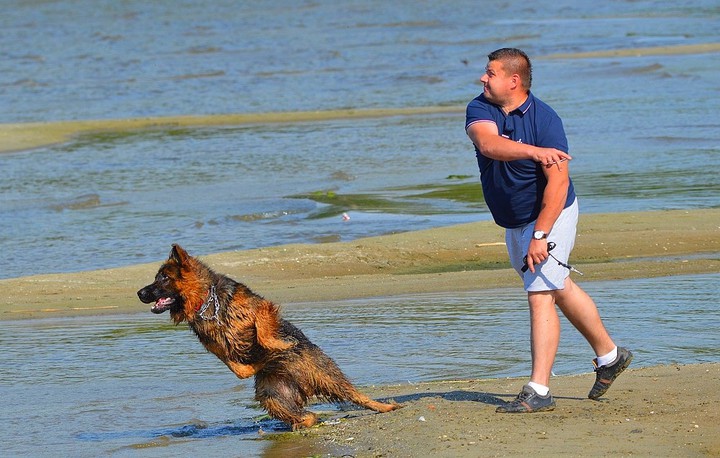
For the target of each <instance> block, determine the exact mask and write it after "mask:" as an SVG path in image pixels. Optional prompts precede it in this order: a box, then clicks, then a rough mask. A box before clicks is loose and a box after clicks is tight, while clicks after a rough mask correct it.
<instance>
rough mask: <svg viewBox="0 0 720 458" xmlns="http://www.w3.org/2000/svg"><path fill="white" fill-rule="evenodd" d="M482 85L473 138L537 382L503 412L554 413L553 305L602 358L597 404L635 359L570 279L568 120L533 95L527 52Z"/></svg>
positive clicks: (490, 72) (502, 53)
mask: <svg viewBox="0 0 720 458" xmlns="http://www.w3.org/2000/svg"><path fill="white" fill-rule="evenodd" d="M480 81H481V82H482V83H483V86H484V90H483V93H482V94H481V95H479V96H478V97H476V98H475V99H473V100H472V101H471V102H470V103H469V104H468V106H467V113H466V122H465V130H466V132H467V134H468V136H469V137H470V139H471V140H472V142H473V144H474V145H475V152H476V156H477V161H478V166H479V167H480V180H481V182H482V189H483V193H484V195H485V201H486V203H487V205H488V207H489V208H490V212H491V213H492V215H493V218H494V219H495V222H496V223H497V224H498V225H500V226H502V227H504V228H505V230H506V232H505V241H506V243H507V249H508V254H509V256H510V262H511V264H512V266H513V267H514V268H515V270H517V272H518V274H520V276H521V278H522V279H523V281H524V286H525V290H526V291H527V294H528V304H529V308H530V351H531V356H532V372H531V374H530V382H529V383H528V384H526V385H525V386H523V388H522V391H521V392H520V394H519V395H518V396H517V398H516V399H515V400H514V401H512V402H510V403H508V404H506V405H502V406H500V407H498V408H497V412H513V413H520V412H538V411H546V410H553V409H554V408H555V400H554V398H553V397H552V395H551V394H550V391H549V385H550V374H551V372H552V366H553V362H554V360H555V354H556V353H557V348H558V344H559V341H560V319H559V317H558V314H557V311H556V309H555V305H557V306H558V307H559V308H560V310H561V311H562V312H563V314H564V315H565V317H567V319H568V320H569V321H570V323H572V325H573V326H575V328H576V329H577V330H578V331H580V333H581V334H582V335H583V336H584V337H585V339H586V340H587V341H588V343H589V344H590V346H591V347H592V349H593V350H594V351H595V355H596V358H595V359H594V360H593V363H594V364H595V367H596V369H595V372H596V380H595V384H594V386H593V387H592V389H591V390H590V393H589V394H588V397H589V398H590V399H598V398H599V397H600V396H602V395H603V394H605V392H606V391H607V389H608V388H609V387H610V384H611V383H612V382H613V381H614V380H615V378H616V377H617V376H618V375H619V374H620V373H621V372H622V371H623V370H625V368H626V367H627V366H628V365H629V364H630V361H631V360H632V353H631V352H630V351H628V350H627V349H625V348H621V347H617V346H616V345H615V343H614V342H613V340H612V339H611V338H610V335H609V334H608V332H607V330H606V329H605V326H604V325H603V323H602V320H601V318H600V314H599V312H598V310H597V307H596V306H595V303H594V302H593V300H592V299H591V298H590V296H588V295H587V293H585V291H583V290H582V289H581V288H580V287H579V286H578V285H577V284H575V283H574V282H573V281H572V280H571V279H570V276H569V275H570V268H571V266H570V265H569V264H568V263H567V262H568V258H569V257H570V251H571V250H572V248H573V245H574V243H575V234H576V226H577V219H578V204H577V199H576V196H575V189H574V187H573V183H572V181H571V180H570V175H569V170H568V164H569V161H570V160H571V159H572V157H571V156H570V155H569V154H568V153H567V151H568V144H567V138H566V136H565V131H564V129H563V125H562V121H561V120H560V117H559V116H558V115H557V114H556V113H555V111H553V109H552V108H550V107H549V106H548V105H546V104H545V103H543V102H542V101H541V100H539V99H538V98H536V97H535V96H534V95H533V94H532V93H531V92H530V86H531V83H532V67H531V64H530V59H529V58H528V56H527V55H526V54H525V53H524V52H523V51H521V50H519V49H514V48H503V49H498V50H497V51H494V52H492V53H490V54H489V55H488V64H487V67H486V72H485V74H484V75H483V76H482V78H481V79H480ZM549 257H552V259H550V260H549V262H548V258H549Z"/></svg>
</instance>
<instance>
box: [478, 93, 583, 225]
mask: <svg viewBox="0 0 720 458" xmlns="http://www.w3.org/2000/svg"><path fill="white" fill-rule="evenodd" d="M476 122H493V123H495V125H497V128H498V133H499V134H500V135H502V136H503V137H505V138H509V139H511V140H514V141H516V142H521V143H526V144H530V145H534V146H540V147H545V148H556V149H559V150H561V151H564V152H566V153H567V152H568V142H567V137H566V136H565V129H563V125H562V120H561V119H560V116H558V115H557V113H555V111H554V110H553V109H552V108H550V106H549V105H547V104H546V103H544V102H542V101H541V100H540V99H538V98H536V97H535V96H533V95H532V93H529V94H528V98H527V100H526V101H525V103H523V104H522V105H521V106H520V107H518V108H517V109H515V110H513V111H512V112H510V113H508V115H507V116H506V115H505V113H504V112H503V110H502V109H501V108H500V107H499V106H497V105H494V104H492V103H490V102H488V101H487V100H486V99H485V96H484V95H482V94H481V95H479V96H478V97H476V98H474V99H473V100H472V101H471V102H470V103H469V104H468V106H467V111H466V116H465V130H467V128H468V127H470V125H471V124H474V123H476ZM475 155H476V156H477V162H478V167H479V168H480V181H481V182H482V189H483V194H484V196H485V202H486V203H487V205H488V207H489V208H490V212H491V213H492V215H493V218H494V219H495V222H496V223H497V224H498V225H499V226H502V227H505V228H515V227H521V226H524V225H526V224H528V223H531V222H533V221H535V220H536V219H537V217H538V215H539V214H540V206H541V204H542V197H543V191H544V190H545V186H546V185H547V178H545V174H543V171H542V168H541V167H542V165H541V164H538V163H536V162H535V161H533V160H531V159H523V160H518V161H496V160H493V159H490V158H488V157H485V156H483V155H482V153H480V151H479V150H478V149H477V146H476V147H475ZM574 201H575V189H574V187H573V184H572V180H571V181H570V184H569V187H568V195H567V201H566V202H565V207H566V208H567V207H568V206H570V205H571V204H572V203H573V202H574Z"/></svg>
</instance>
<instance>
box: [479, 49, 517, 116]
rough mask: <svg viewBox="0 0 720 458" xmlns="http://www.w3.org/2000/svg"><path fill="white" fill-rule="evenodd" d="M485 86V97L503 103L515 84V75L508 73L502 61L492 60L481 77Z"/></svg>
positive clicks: (499, 103)
mask: <svg viewBox="0 0 720 458" xmlns="http://www.w3.org/2000/svg"><path fill="white" fill-rule="evenodd" d="M480 82H481V83H483V86H484V87H485V90H484V94H485V98H486V99H487V100H488V101H490V102H492V103H495V104H498V105H502V104H503V102H504V101H506V100H507V99H508V97H509V95H510V88H511V87H512V86H513V85H514V84H515V79H514V78H513V75H508V74H507V73H506V72H505V69H504V68H503V64H502V62H500V61H499V60H492V61H490V62H488V64H487V66H486V67H485V74H484V75H483V76H482V77H481V78H480Z"/></svg>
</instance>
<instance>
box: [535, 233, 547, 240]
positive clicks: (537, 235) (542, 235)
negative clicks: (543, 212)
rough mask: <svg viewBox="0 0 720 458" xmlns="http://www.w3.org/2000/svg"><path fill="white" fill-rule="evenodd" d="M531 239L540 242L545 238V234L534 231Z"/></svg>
mask: <svg viewBox="0 0 720 458" xmlns="http://www.w3.org/2000/svg"><path fill="white" fill-rule="evenodd" d="M533 238H534V239H535V240H542V239H544V238H545V233H544V232H543V231H535V232H534V233H533Z"/></svg>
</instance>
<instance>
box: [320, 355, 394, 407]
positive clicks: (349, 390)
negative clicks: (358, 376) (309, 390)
mask: <svg viewBox="0 0 720 458" xmlns="http://www.w3.org/2000/svg"><path fill="white" fill-rule="evenodd" d="M314 350H315V355H314V358H313V359H314V360H315V361H316V363H320V364H318V367H319V368H320V369H321V370H316V371H313V379H314V382H315V390H316V393H315V394H316V395H320V396H323V397H325V398H327V399H329V400H330V401H335V402H337V401H341V402H352V403H353V404H357V405H359V406H362V407H365V408H366V409H370V410H374V411H376V412H381V413H385V412H390V411H391V410H395V409H398V408H400V407H401V406H400V404H397V403H384V402H379V401H375V400H373V399H371V398H369V397H368V396H366V395H364V394H363V393H361V392H360V391H359V390H358V389H357V388H355V386H354V385H353V384H352V383H351V382H350V381H349V380H348V379H347V377H346V376H345V374H343V372H342V371H341V370H340V368H339V367H338V366H337V364H335V361H333V360H332V359H331V358H330V357H329V356H327V355H326V354H325V353H323V351H322V350H321V349H320V348H319V347H315V348H314Z"/></svg>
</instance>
